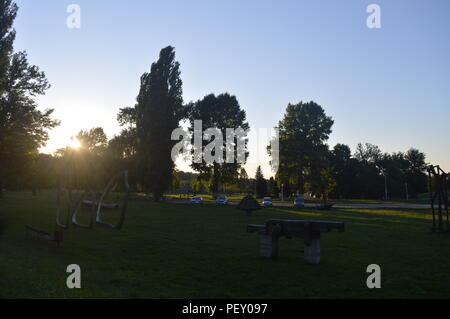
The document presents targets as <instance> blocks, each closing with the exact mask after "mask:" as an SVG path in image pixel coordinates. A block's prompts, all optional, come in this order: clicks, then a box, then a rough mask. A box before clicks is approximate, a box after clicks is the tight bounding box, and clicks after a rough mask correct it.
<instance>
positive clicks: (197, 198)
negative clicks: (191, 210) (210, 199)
mask: <svg viewBox="0 0 450 319" xmlns="http://www.w3.org/2000/svg"><path fill="white" fill-rule="evenodd" d="M191 203H192V204H201V203H203V198H201V197H200V196H194V197H192V198H191Z"/></svg>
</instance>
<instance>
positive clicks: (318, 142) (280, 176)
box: [268, 101, 333, 194]
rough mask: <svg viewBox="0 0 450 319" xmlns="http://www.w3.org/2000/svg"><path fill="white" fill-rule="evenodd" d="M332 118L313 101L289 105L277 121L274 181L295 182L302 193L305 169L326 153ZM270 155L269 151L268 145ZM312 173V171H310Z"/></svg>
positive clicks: (305, 176)
mask: <svg viewBox="0 0 450 319" xmlns="http://www.w3.org/2000/svg"><path fill="white" fill-rule="evenodd" d="M332 125H333V120H332V119H331V117H328V116H326V114H325V111H324V110H323V108H322V107H321V106H320V105H318V104H317V103H315V102H312V101H311V102H308V103H303V102H300V103H298V104H290V103H289V104H288V106H287V108H286V113H285V115H284V118H283V119H282V120H281V121H280V122H279V124H278V128H279V169H278V172H277V180H279V181H280V183H284V184H287V182H289V183H290V184H291V186H292V184H294V185H296V187H297V190H298V191H299V192H300V193H301V194H303V193H304V184H305V180H306V178H307V175H306V174H307V170H308V168H310V167H312V166H313V164H314V163H313V162H314V161H315V160H316V159H317V158H320V157H323V156H325V155H326V154H327V152H328V146H327V145H326V144H325V142H326V141H327V140H328V137H329V135H330V133H331V127H332ZM268 151H269V154H270V152H271V150H270V147H268ZM309 171H310V172H312V171H313V170H309Z"/></svg>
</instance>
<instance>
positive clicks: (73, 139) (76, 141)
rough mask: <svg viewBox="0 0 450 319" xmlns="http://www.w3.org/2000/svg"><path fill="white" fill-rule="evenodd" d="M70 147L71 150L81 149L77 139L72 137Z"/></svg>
mask: <svg viewBox="0 0 450 319" xmlns="http://www.w3.org/2000/svg"><path fill="white" fill-rule="evenodd" d="M69 146H70V147H71V148H74V149H77V148H80V146H81V145H80V142H79V141H78V139H77V138H75V137H71V138H70V144H69Z"/></svg>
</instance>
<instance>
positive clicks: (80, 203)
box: [72, 191, 95, 229]
mask: <svg viewBox="0 0 450 319" xmlns="http://www.w3.org/2000/svg"><path fill="white" fill-rule="evenodd" d="M87 194H89V192H88V191H86V192H84V193H83V195H82V196H81V197H80V199H79V200H78V203H77V206H76V207H75V210H74V211H73V213H72V224H73V225H74V226H77V227H80V228H86V229H93V228H94V213H95V201H93V202H92V208H91V212H90V218H89V224H83V223H80V222H79V221H78V220H77V216H78V213H79V212H80V209H81V207H82V206H83V198H85V196H86V195H87Z"/></svg>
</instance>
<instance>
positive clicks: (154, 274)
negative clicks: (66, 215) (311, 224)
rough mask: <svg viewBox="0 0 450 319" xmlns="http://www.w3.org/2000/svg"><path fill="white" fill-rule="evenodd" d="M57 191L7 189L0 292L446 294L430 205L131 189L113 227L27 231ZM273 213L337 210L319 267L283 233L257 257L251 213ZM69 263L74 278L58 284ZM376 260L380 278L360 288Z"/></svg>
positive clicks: (44, 217) (46, 214)
mask: <svg viewBox="0 0 450 319" xmlns="http://www.w3.org/2000/svg"><path fill="white" fill-rule="evenodd" d="M54 198H55V194H54V193H51V192H45V193H43V194H40V195H38V196H36V197H32V196H31V194H29V193H6V194H5V197H4V198H3V199H2V200H1V201H0V219H2V220H3V221H4V222H5V223H6V229H5V232H4V234H3V236H2V237H1V238H0V261H1V262H0V297H1V298H16V297H19V298H80V297H82V298H92V297H95V298H247V297H253V298H448V297H450V234H433V233H431V231H430V228H431V227H430V226H431V220H430V213H429V211H428V210H417V211H415V210H393V209H361V208H348V209H335V210H332V211H328V212H327V211H315V210H312V209H294V208H282V207H273V208H264V209H263V210H260V211H258V212H256V214H255V216H245V213H244V212H241V211H239V210H236V209H235V207H233V206H229V207H227V206H215V205H190V204H173V203H172V204H171V203H151V202H146V201H144V200H141V199H134V200H133V201H132V202H131V203H130V205H129V212H128V215H127V217H126V220H125V226H124V228H123V230H122V231H115V230H111V229H104V228H98V227H97V228H96V229H95V230H93V231H92V230H85V229H74V228H71V229H69V230H68V231H65V232H64V243H63V245H62V246H61V247H57V246H56V245H54V244H52V243H47V242H42V241H39V240H33V239H26V238H25V231H24V228H25V225H26V224H31V225H32V226H35V227H37V228H41V229H43V230H47V231H53V230H55V229H56V228H55V226H54V217H55V200H54ZM270 218H289V219H323V220H335V221H344V222H345V223H346V230H345V232H344V233H326V234H323V236H322V240H321V251H322V260H321V263H320V264H319V265H317V266H313V265H309V264H306V263H305V262H304V261H303V252H302V251H303V240H302V239H298V238H296V239H290V240H289V239H284V238H282V239H280V257H279V258H278V259H276V260H270V259H264V258H261V257H259V238H258V236H257V235H256V234H250V233H247V232H246V225H247V224H248V223H263V222H264V221H266V220H267V219H270ZM69 264H78V265H80V267H81V271H82V288H81V289H72V290H70V289H68V288H67V287H66V278H67V276H68V274H67V273H66V267H67V265H69ZM369 264H379V265H380V266H381V270H382V283H381V285H382V288H381V289H373V290H371V289H368V288H367V287H366V283H365V282H366V278H367V276H368V274H366V267H367V265H369Z"/></svg>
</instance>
